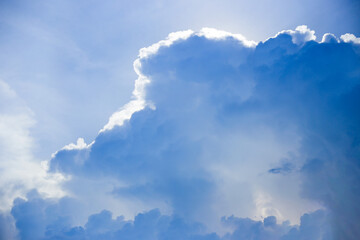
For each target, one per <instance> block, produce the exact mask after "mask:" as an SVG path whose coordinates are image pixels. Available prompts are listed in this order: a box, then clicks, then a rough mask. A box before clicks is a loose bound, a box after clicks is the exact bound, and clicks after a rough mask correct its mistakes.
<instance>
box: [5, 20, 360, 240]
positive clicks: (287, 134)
mask: <svg viewBox="0 0 360 240" xmlns="http://www.w3.org/2000/svg"><path fill="white" fill-rule="evenodd" d="M315 39H316V38H315V35H314V31H311V30H309V29H308V28H307V27H306V26H300V27H298V28H296V30H294V31H293V30H288V31H282V32H280V33H279V34H277V35H276V36H275V37H273V38H269V39H267V40H266V41H264V42H260V43H254V42H251V41H248V40H246V39H245V38H244V37H242V36H241V35H236V34H235V35H234V34H230V33H226V32H223V31H217V30H214V29H204V30H202V31H200V32H198V33H196V32H192V31H184V32H178V33H173V34H171V35H169V38H168V39H166V40H163V41H160V42H159V43H157V44H154V45H153V46H151V47H149V48H144V49H142V50H141V51H140V55H139V58H138V59H137V60H136V61H135V63H134V67H135V71H136V72H137V74H138V76H139V78H138V79H137V81H136V84H135V90H134V98H133V99H132V100H131V101H130V103H129V104H127V105H126V106H124V107H123V108H122V109H120V110H119V111H118V112H116V113H114V114H113V116H112V117H111V118H110V120H109V123H108V124H107V125H106V126H105V127H104V128H103V129H102V130H101V131H100V133H99V135H98V137H97V138H96V139H95V141H94V142H92V143H91V144H89V145H87V144H85V143H84V141H83V140H82V139H80V140H79V141H78V143H77V144H70V145H68V146H66V147H64V148H63V149H62V150H60V151H58V152H57V153H56V154H54V157H53V158H52V159H51V161H50V163H49V171H50V172H51V173H56V174H61V175H64V176H66V177H68V179H69V180H68V181H67V182H66V183H64V184H63V189H64V191H66V192H67V193H68V198H63V199H60V200H54V201H52V200H46V199H42V198H41V197H39V196H37V195H36V194H34V193H33V195H35V196H32V197H31V196H30V197H28V198H27V199H28V200H20V199H18V200H16V201H15V202H14V207H13V208H12V211H11V213H12V214H11V215H12V217H13V218H14V224H15V225H16V227H17V229H18V231H19V236H20V237H21V238H22V239H59V238H61V239H66V238H68V239H104V238H106V239H178V238H179V239H229V240H230V239H331V238H333V237H334V238H335V239H336V238H340V237H341V239H354V237H356V236H359V235H360V233H359V230H358V229H359V228H358V226H357V224H358V222H360V219H359V216H360V208H359V207H358V206H357V203H358V202H359V201H360V190H359V188H358V187H357V186H359V183H360V174H359V172H360V166H359V151H360V150H359V149H360V146H359V136H360V132H359V131H360V129H359V124H358V123H359V122H360V119H359V118H360V114H359V109H360V108H359V104H360V101H359V100H360V99H359V96H360V92H359V91H360V87H359V86H360V85H359V83H360V82H359V81H360V72H359V69H360V57H359V45H358V44H357V42H356V38H355V37H348V36H345V37H344V36H342V37H340V39H341V41H338V40H337V39H336V37H335V36H332V35H330V34H327V35H326V36H324V37H323V40H322V41H321V42H320V43H319V42H316V41H314V40H315ZM349 39H350V40H349ZM64 202H65V203H64ZM64 206H65V207H64ZM74 206H76V207H74ZM319 208H323V209H326V210H318V211H315V212H314V210H316V209H319ZM64 209H65V210H64ZM103 209H108V210H110V212H109V211H102V210H103ZM152 209H159V210H152ZM139 212H142V213H141V214H139ZM94 213H97V214H95V215H92V214H94ZM304 213H306V214H304ZM37 214H40V215H37ZM112 214H113V215H114V216H121V215H124V218H121V217H120V218H119V217H118V218H113V217H112ZM90 215H91V216H90ZM232 215H234V216H237V217H224V218H222V217H223V216H232ZM34 216H35V217H34ZM89 216H90V217H89ZM301 216H302V217H301ZM133 217H135V218H134V220H131V219H132V218H133ZM247 217H249V218H247ZM300 217H301V218H300ZM34 218H36V219H38V221H32V222H31V221H30V220H29V219H34ZM221 218H222V221H219V219H221ZM287 219H290V220H291V223H290V222H286V221H285V220H287ZM299 219H300V222H298V221H299ZM29 221H30V222H29ZM281 222H282V223H281ZM295 223H298V224H299V225H297V226H295V225H294V224H295ZM28 224H32V225H31V226H32V227H31V229H36V234H35V232H34V235H31V233H29V230H28V229H30V228H29V225H28ZM77 226H78V227H77ZM34 236H36V237H34ZM60 236H61V237H60Z"/></svg>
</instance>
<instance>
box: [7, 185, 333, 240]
mask: <svg viewBox="0 0 360 240" xmlns="http://www.w3.org/2000/svg"><path fill="white" fill-rule="evenodd" d="M31 195H32V196H28V199H29V200H27V201H24V200H21V199H17V200H16V201H15V205H14V207H13V209H12V214H13V216H14V218H15V221H16V226H17V227H18V229H19V232H18V236H19V237H20V239H37V240H38V239H44V240H45V239H46V240H54V239H99V240H100V239H108V240H112V239H114V240H115V239H128V240H137V239H144V240H145V239H146V240H147V239H149V240H151V239H159V240H167V239H174V240H176V239H179V240H180V239H191V240H237V239H259V240H272V239H274V240H280V239H281V240H293V239H294V240H295V239H304V240H305V239H331V238H330V235H329V234H330V229H329V228H328V226H329V225H328V224H327V220H328V219H327V214H328V213H327V212H326V211H323V210H318V211H316V212H313V213H307V214H305V215H303V216H302V217H301V222H300V225H296V226H294V225H290V223H289V222H288V221H286V222H283V223H281V224H280V223H278V222H277V219H276V217H274V216H269V217H267V218H265V219H264V220H262V221H254V220H251V219H249V218H238V217H234V216H230V217H226V218H225V217H224V218H222V224H223V225H224V226H226V227H227V228H229V229H231V233H227V234H225V235H223V236H220V235H219V234H217V233H214V232H207V231H206V228H205V226H204V225H203V224H201V223H198V222H189V221H188V220H186V219H185V218H183V217H180V216H178V215H163V214H161V212H160V211H159V210H158V209H153V210H150V211H147V212H142V213H139V214H137V215H136V216H135V218H134V220H125V219H124V217H122V216H119V217H116V218H114V217H113V216H112V213H111V212H109V211H107V210H103V211H101V212H99V213H95V214H92V215H91V216H89V218H88V220H87V222H86V223H85V224H84V226H74V225H73V224H72V219H71V215H70V212H69V208H68V206H69V203H72V202H71V201H73V200H71V199H66V198H64V199H61V200H60V201H54V200H51V199H47V200H44V199H43V198H40V197H39V196H38V195H37V194H36V192H32V193H31ZM0 219H1V218H0Z"/></svg>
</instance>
